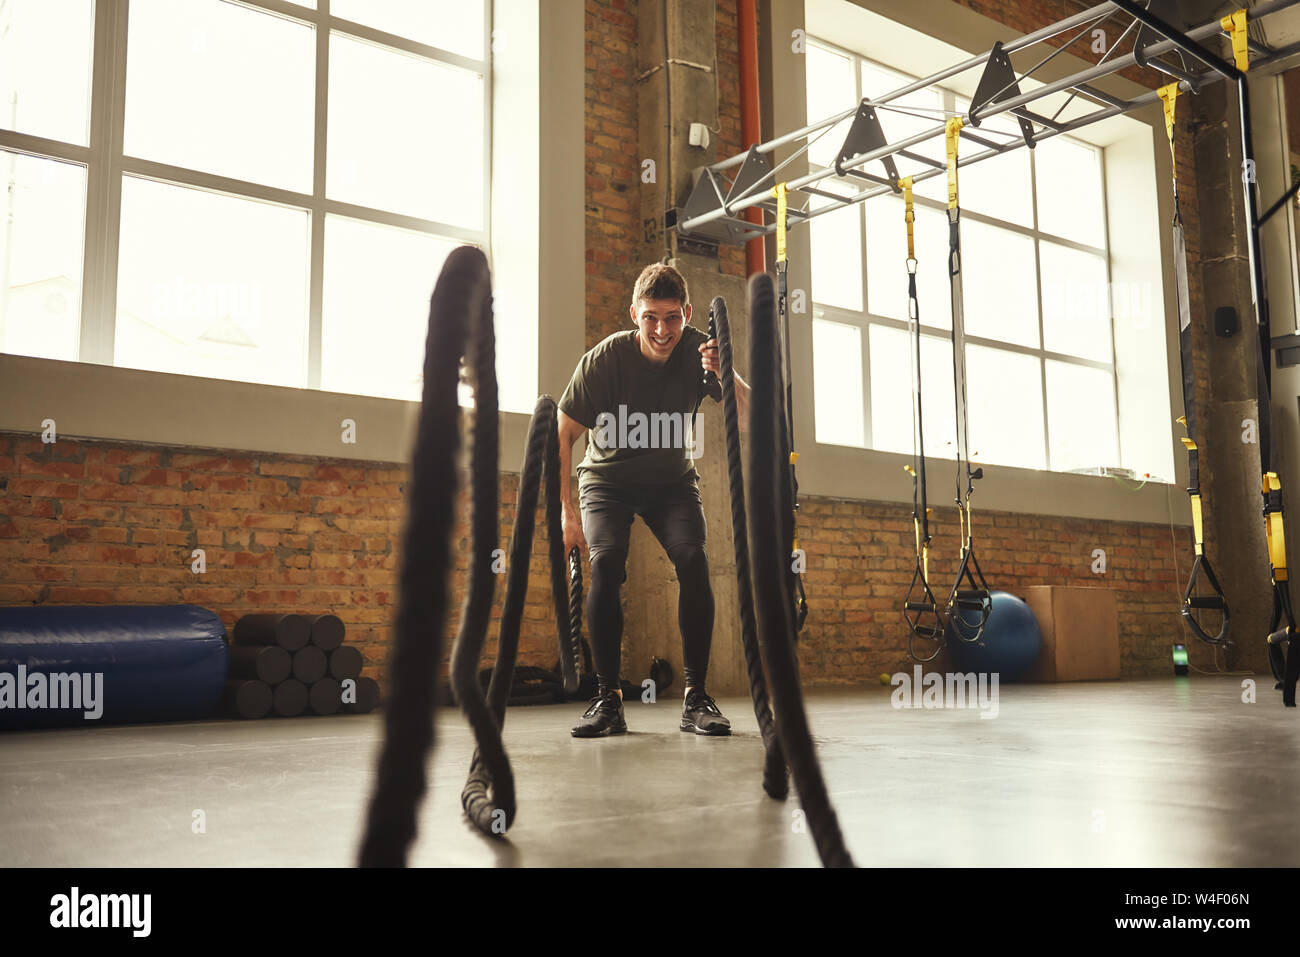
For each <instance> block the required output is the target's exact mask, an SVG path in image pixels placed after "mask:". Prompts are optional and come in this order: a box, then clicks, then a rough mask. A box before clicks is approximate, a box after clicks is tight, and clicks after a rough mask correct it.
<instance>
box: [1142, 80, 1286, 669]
mask: <svg viewBox="0 0 1300 957" xmlns="http://www.w3.org/2000/svg"><path fill="white" fill-rule="evenodd" d="M1157 92H1158V93H1159V95H1160V100H1161V102H1162V103H1163V104H1164V110H1165V134H1166V135H1167V136H1168V138H1169V159H1170V162H1171V163H1172V167H1171V168H1172V170H1173V175H1172V177H1171V178H1172V180H1173V191H1174V222H1173V233H1174V276H1175V282H1174V294H1175V298H1176V299H1177V302H1178V359H1179V362H1180V363H1181V365H1182V373H1183V409H1184V414H1183V415H1182V416H1180V417H1179V419H1178V421H1179V422H1180V423H1182V424H1183V426H1185V427H1186V429H1187V434H1186V435H1185V436H1183V437H1182V442H1183V445H1184V447H1185V448H1186V449H1187V495H1188V498H1189V499H1190V500H1191V506H1192V533H1193V535H1194V538H1195V540H1194V543H1193V544H1194V547H1195V552H1196V558H1195V560H1193V562H1192V571H1191V574H1190V575H1189V576H1188V578H1187V589H1186V590H1185V591H1184V592H1183V609H1182V612H1183V618H1184V619H1185V620H1186V621H1187V625H1188V627H1190V628H1191V630H1192V632H1193V633H1194V634H1195V635H1196V637H1197V638H1200V639H1201V641H1204V642H1206V643H1208V644H1211V645H1221V644H1226V643H1227V638H1228V602H1227V600H1226V599H1225V598H1224V595H1223V588H1222V587H1221V586H1220V585H1219V579H1218V576H1216V575H1215V574H1214V568H1213V567H1212V566H1211V565H1210V558H1209V556H1208V555H1206V554H1205V542H1204V523H1203V520H1202V504H1201V469H1200V458H1199V456H1200V452H1199V446H1198V445H1197V437H1198V436H1199V434H1200V432H1199V430H1198V428H1197V417H1196V396H1195V386H1194V381H1195V380H1194V377H1193V371H1192V306H1191V296H1190V294H1189V292H1188V287H1187V245H1186V242H1185V239H1184V236H1183V214H1182V211H1181V209H1180V208H1179V202H1178V157H1177V155H1176V154H1175V153H1174V116H1175V112H1176V110H1175V108H1176V105H1177V102H1178V84H1177V83H1170V84H1168V85H1167V86H1162V87H1161V88H1160V89H1159V90H1158V91H1157ZM1202 573H1203V574H1204V575H1205V579H1206V581H1208V582H1209V583H1210V587H1211V588H1213V589H1214V594H1212V595H1197V594H1195V592H1196V585H1197V581H1198V579H1199V578H1200V576H1201V575H1202ZM1200 609H1214V610H1217V611H1218V612H1219V615H1220V616H1221V619H1220V624H1219V630H1218V633H1217V634H1211V633H1210V632H1208V631H1206V630H1205V629H1204V628H1203V627H1202V626H1201V623H1200V621H1198V620H1197V618H1196V616H1195V614H1194V613H1193V612H1194V610H1200ZM1275 627H1276V626H1275Z"/></svg>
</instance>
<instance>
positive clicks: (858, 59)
mask: <svg viewBox="0 0 1300 957" xmlns="http://www.w3.org/2000/svg"><path fill="white" fill-rule="evenodd" d="M808 43H809V45H811V46H816V47H819V48H821V49H823V50H826V51H827V52H829V53H832V54H834V55H836V56H841V57H845V58H847V59H848V60H849V61H850V62H851V63H852V64H853V82H854V94H855V96H854V102H861V101H862V97H863V95H864V91H863V90H862V64H864V63H865V64H867V65H868V66H872V67H877V68H879V69H882V70H886V71H888V72H890V73H895V74H898V75H900V76H903V77H905V79H906V80H907V81H910V80H915V79H917V77H912V76H909V75H908V74H906V73H904V72H903V71H901V70H899V69H898V68H896V67H894V66H892V65H890V64H887V63H881V62H879V61H876V60H873V59H871V58H869V57H865V56H863V55H862V54H860V53H856V52H854V51H853V50H849V49H846V48H844V47H841V46H838V45H836V44H835V43H832V42H830V41H828V40H825V39H823V38H821V37H812V36H809V37H808ZM941 90H942V94H943V108H944V109H945V110H947V111H949V112H950V113H952V112H955V111H956V109H957V99H958V97H957V94H956V93H954V92H953V91H952V90H949V89H946V88H941ZM882 92H887V91H879V90H876V91H872V93H873V94H876V95H879V94H880V93H882ZM810 119H811V117H810ZM936 122H937V121H936ZM1066 138H1067V139H1069V140H1070V142H1071V143H1075V144H1078V145H1080V146H1083V147H1085V148H1087V149H1089V150H1093V151H1096V152H1097V153H1098V154H1101V153H1102V148H1101V147H1097V146H1093V145H1092V144H1090V143H1085V142H1083V141H1082V140H1078V139H1074V138H1072V137H1066ZM1028 152H1029V156H1030V161H1029V170H1030V205H1031V211H1032V215H1033V218H1032V225H1030V226H1022V225H1020V224H1019V223H1014V222H1010V221H1008V220H1003V219H998V218H997V217H995V216H990V215H988V214H986V213H980V212H976V211H974V210H971V209H968V208H963V209H962V211H961V215H962V219H963V220H968V221H973V222H978V223H983V224H986V225H989V226H994V227H997V228H999V229H1005V230H1008V231H1010V232H1013V233H1016V234H1018V235H1021V236H1026V237H1028V238H1030V239H1031V240H1033V243H1034V267H1035V268H1034V281H1035V286H1036V289H1037V302H1038V343H1039V345H1038V347H1036V348H1035V347H1032V346H1024V345H1020V344H1017V343H1010V342H1005V341H1003V340H1000V339H990V338H987V337H983V336H976V335H972V334H970V333H969V332H968V333H967V334H966V344H967V345H978V346H983V347H985V348H989V349H996V350H999V351H1002V352H1011V353H1016V354H1019V355H1024V356H1030V357H1033V358H1035V359H1037V360H1038V376H1039V390H1040V400H1041V403H1042V417H1043V455H1044V459H1043V461H1044V469H1045V470H1048V471H1052V470H1053V467H1052V445H1051V436H1050V434H1049V421H1050V420H1049V417H1048V408H1047V360H1048V359H1051V360H1055V361H1059V362H1063V363H1067V364H1070V365H1076V366H1084V367H1087V368H1092V369H1099V370H1101V371H1104V372H1106V373H1107V374H1108V375H1109V376H1110V382H1111V389H1112V392H1113V395H1114V407H1115V437H1116V447H1117V451H1118V453H1119V454H1120V456H1121V457H1122V443H1121V442H1120V436H1121V435H1122V433H1121V431H1120V422H1119V416H1120V400H1119V377H1118V372H1117V369H1116V361H1115V360H1116V343H1115V316H1114V309H1113V304H1111V303H1110V297H1109V295H1108V296H1107V302H1108V312H1107V328H1108V331H1109V335H1110V361H1108V362H1101V361H1098V360H1093V359H1085V358H1082V357H1079V356H1073V355H1068V354H1065V353H1059V352H1053V351H1051V350H1048V349H1045V348H1043V344H1044V342H1045V341H1046V340H1045V339H1044V336H1043V333H1044V329H1043V281H1042V265H1041V256H1040V254H1039V249H1040V243H1041V242H1044V241H1046V242H1051V243H1055V244H1057V245H1060V246H1064V247H1067V248H1070V249H1074V250H1077V251H1081V252H1086V253H1091V254H1093V255H1098V256H1101V257H1102V260H1103V261H1104V262H1105V264H1106V284H1107V286H1106V288H1107V290H1109V289H1110V288H1111V285H1110V284H1111V257H1110V231H1109V222H1108V217H1107V203H1106V201H1105V199H1106V164H1105V162H1104V156H1103V155H1099V156H1098V167H1099V176H1100V178H1101V196H1102V245H1101V246H1091V245H1089V244H1087V243H1081V242H1078V241H1076V240H1072V239H1067V238H1065V237H1064V236H1058V235H1056V234H1054V233H1049V232H1045V231H1043V230H1040V229H1039V227H1038V193H1037V189H1038V186H1037V163H1038V160H1037V156H1036V151H1035V150H1029V151H1028ZM936 158H937V157H936ZM808 165H809V171H810V172H811V171H815V170H819V169H823V168H824V167H820V166H818V165H817V164H816V163H814V162H813V161H812V160H811V159H809V164H808ZM832 180H833V181H838V182H841V183H845V184H847V185H849V186H851V187H852V188H853V189H854V190H856V189H857V188H858V186H857V184H856V183H854V182H853V181H850V180H839V179H838V178H836V177H832ZM915 202H916V205H917V206H920V207H926V208H929V209H933V210H936V211H939V212H942V213H944V214H945V215H946V214H947V205H946V204H945V203H943V202H940V201H938V200H935V199H931V198H929V197H926V196H922V195H921V194H920V193H917V194H916V196H915ZM865 207H866V204H865V203H857V204H855V205H854V206H853V207H852V209H853V212H854V214H855V215H856V216H857V217H858V234H859V240H860V243H861V250H862V262H861V263H860V264H859V269H860V275H861V281H862V290H861V294H862V310H861V311H860V312H859V311H854V310H851V309H845V308H843V307H840V306H834V305H830V304H828V303H822V302H818V301H817V300H816V289H815V288H814V289H813V293H814V298H813V310H812V315H813V321H814V322H815V321H817V320H826V321H830V322H838V323H842V324H844V325H849V326H854V327H856V328H857V329H858V330H859V333H860V336H861V340H862V402H863V409H862V414H863V441H864V443H865V445H864V446H862V448H866V449H870V450H873V451H883V452H896V451H897V450H894V449H877V448H876V446H875V444H874V441H873V435H872V421H871V387H870V383H871V377H870V373H871V346H870V339H871V326H873V325H878V326H883V327H886V328H889V329H895V330H901V331H903V332H907V331H908V322H907V320H905V319H895V318H893V317H890V316H883V315H879V314H877V313H873V312H871V311H870V299H869V298H868V295H867V291H868V284H869V282H870V277H869V275H868V267H867V258H868V257H867V241H868V237H867V228H866V209H865ZM827 215H834V216H844V215H847V214H846V213H845V212H844V211H843V210H841V211H838V212H835V213H828V214H827ZM900 273H901V263H900ZM963 291H964V290H963ZM921 335H922V337H923V338H930V339H934V340H936V341H941V342H950V341H951V338H950V334H945V333H944V332H942V331H935V330H933V328H927V327H925V326H922V328H921ZM815 358H816V357H815V356H814V366H815ZM814 375H816V371H815V369H814ZM818 441H819V442H821V441H822V440H821V439H820V438H819V439H818ZM926 454H927V457H928V456H934V457H936V458H953V457H954V455H953V452H952V450H950V449H942V450H941V449H927V450H926ZM991 464H994V465H1004V466H1010V467H1013V468H1027V467H1029V466H1025V465H1023V464H1021V463H1009V462H995V463H991ZM1097 464H1098V465H1120V464H1122V463H1120V462H1114V463H1100V462H1099V463H1097Z"/></svg>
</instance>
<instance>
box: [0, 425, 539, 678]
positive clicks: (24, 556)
mask: <svg viewBox="0 0 1300 957" xmlns="http://www.w3.org/2000/svg"><path fill="white" fill-rule="evenodd" d="M406 477H407V476H406V470H405V469H404V468H402V467H400V466H395V465H392V464H388V463H383V462H357V461H353V460H338V461H330V460H322V459H308V458H301V457H291V456H277V455H262V454H255V453H248V452H238V451H207V450H204V451H201V452H195V451H192V450H186V449H167V448H143V447H140V446H128V445H122V444H116V443H106V442H86V441H76V440H67V439H64V440H60V441H59V442H57V443H56V444H54V445H46V444H44V443H42V442H41V441H40V439H39V438H35V437H31V436H18V435H12V434H0V604H5V605H12V604H44V603H49V604H88V605H95V604H109V603H113V604H172V603H178V602H188V603H193V604H198V605H203V606H204V607H207V608H211V609H212V610H213V611H215V612H217V613H218V614H219V615H220V616H221V619H222V621H223V622H224V623H225V624H226V627H227V629H228V630H229V629H231V628H232V626H233V625H234V622H235V620H236V619H237V618H239V616H240V615H243V614H246V613H249V612H260V611H277V612H287V611H293V612H300V613H302V614H323V613H325V612H332V613H334V614H336V615H338V616H339V617H340V618H341V619H342V620H343V623H344V625H345V626H346V627H347V636H348V637H347V640H348V641H349V643H354V644H356V645H358V646H359V647H360V649H361V652H362V655H363V656H364V658H365V661H366V669H365V673H366V674H369V675H372V676H373V677H375V678H378V679H380V680H381V682H384V683H386V682H387V668H386V667H385V666H386V664H387V661H388V640H389V636H390V623H391V622H392V619H393V614H394V610H395V604H396V600H397V574H398V563H399V555H400V550H401V544H402V541H401V536H402V516H403V514H404V512H405V494H406ZM517 490H518V476H517V475H512V474H503V475H502V476H501V487H500V494H501V502H502V505H503V509H502V519H501V547H502V548H503V549H505V548H507V547H508V545H509V541H510V529H511V525H512V524H513V505H514V502H515V495H516V492H517ZM466 502H467V493H466V491H465V489H463V488H462V489H461V491H460V494H459V498H458V505H459V507H458V514H459V515H460V516H461V519H460V522H459V524H458V526H457V528H456V531H455V534H454V537H453V540H452V549H453V554H454V556H455V559H456V569H457V578H456V580H455V581H454V582H453V589H454V590H457V589H458V585H459V582H460V581H462V580H463V576H464V572H465V556H466V554H467V551H468V549H467V538H466V536H467V533H468V530H467V528H466V524H465V518H464V516H465V512H466V508H465V506H466ZM194 549H203V550H204V553H205V556H204V557H205V560H206V566H207V568H206V571H205V572H204V573H203V574H201V575H200V574H195V572H194V571H193V570H192V569H191V562H192V561H193V557H192V555H193V550H194ZM532 569H533V576H534V578H533V582H534V583H535V587H533V588H532V589H530V599H531V601H530V603H529V605H528V607H527V608H526V609H525V613H524V623H523V630H522V633H521V637H520V655H521V658H520V660H521V661H522V662H523V663H525V664H536V665H540V666H544V667H550V666H551V665H552V664H554V662H555V659H556V651H555V625H554V618H553V617H552V618H551V619H550V622H549V627H548V621H547V616H548V615H552V616H553V612H552V611H551V610H550V609H549V607H548V606H547V604H546V602H547V599H548V597H549V594H550V591H549V585H548V584H547V582H548V579H547V577H546V576H547V571H546V561H545V547H544V539H539V541H538V542H537V543H536V546H535V548H534V560H533V565H532ZM503 597H504V579H502V580H500V581H499V582H498V589H497V599H496V606H495V608H494V610H493V618H492V626H491V628H490V630H489V633H488V634H489V638H488V645H487V649H488V654H489V656H491V655H492V654H494V649H495V645H496V628H497V626H498V624H499V619H500V610H501V602H502V599H503ZM459 600H460V596H459V594H458V593H456V594H453V602H452V606H451V607H452V610H453V611H452V620H451V621H450V622H449V624H448V628H447V641H448V649H450V641H451V638H452V637H453V636H454V634H455V624H456V620H457V617H456V616H457V614H458V610H459Z"/></svg>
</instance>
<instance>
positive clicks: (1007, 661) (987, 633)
mask: <svg viewBox="0 0 1300 957" xmlns="http://www.w3.org/2000/svg"><path fill="white" fill-rule="evenodd" d="M992 595H993V610H992V611H990V612H989V620H988V623H987V624H986V625H985V626H984V633H983V634H982V635H980V639H979V641H974V642H971V641H963V640H962V638H961V632H964V633H965V634H966V636H967V637H969V636H970V635H973V634H975V632H976V630H977V629H978V628H979V619H980V613H979V612H977V611H973V610H969V609H967V610H961V611H958V612H957V614H958V615H960V616H961V620H962V623H963V624H962V629H961V632H959V631H958V629H957V626H956V625H954V624H953V623H952V622H951V621H950V622H949V623H948V648H949V650H950V651H951V653H952V663H953V667H954V668H955V669H956V670H958V671H962V672H969V671H974V672H976V673H980V672H983V673H985V674H997V675H998V681H999V682H1003V681H1016V680H1018V679H1020V678H1023V677H1024V676H1025V675H1026V674H1027V673H1028V672H1029V669H1031V668H1032V667H1033V666H1034V662H1035V661H1037V660H1038V653H1039V651H1041V650H1042V647H1043V633H1042V632H1041V631H1040V630H1039V628H1038V619H1037V618H1035V617H1034V613H1033V612H1032V611H1030V609H1029V606H1028V605H1026V604H1025V603H1024V602H1023V601H1021V600H1020V599H1019V598H1017V597H1016V596H1015V595H1012V594H1011V593H1010V592H1005V591H995V592H993V593H992Z"/></svg>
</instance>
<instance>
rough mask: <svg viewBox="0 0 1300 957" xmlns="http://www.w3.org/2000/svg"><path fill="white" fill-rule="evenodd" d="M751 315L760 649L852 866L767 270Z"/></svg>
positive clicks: (752, 513) (830, 829) (751, 512)
mask: <svg viewBox="0 0 1300 957" xmlns="http://www.w3.org/2000/svg"><path fill="white" fill-rule="evenodd" d="M749 317H750V344H749V350H750V365H749V368H750V374H751V376H752V377H753V381H752V383H751V399H750V412H749V424H750V445H749V474H748V476H747V479H748V481H747V487H746V496H747V498H748V506H749V508H748V519H749V542H750V546H751V553H750V568H751V573H752V576H753V586H754V595H755V598H756V599H757V602H756V610H757V624H758V629H757V630H758V640H759V646H760V648H761V649H762V654H763V661H764V663H765V664H766V666H767V674H768V678H769V681H770V682H771V694H772V709H773V712H774V713H775V718H776V728H777V736H778V738H779V740H780V743H781V749H782V751H783V752H784V754H785V756H786V759H787V760H788V761H789V762H790V771H791V774H792V776H793V777H794V783H795V787H796V789H797V790H798V792H799V801H800V803H801V804H802V806H803V810H804V813H805V815H806V816H807V821H808V829H809V831H810V832H811V833H812V838H813V843H814V844H815V845H816V846H817V853H818V855H820V857H821V860H822V863H823V864H824V865H826V866H827V867H852V866H853V859H852V858H851V857H850V856H849V852H848V848H847V847H846V846H845V844H844V836H843V834H841V832H840V826H839V821H838V820H837V819H836V816H835V808H834V807H833V806H832V805H831V801H830V795H829V794H828V793H827V791H826V782H825V780H824V779H823V778H822V772H821V765H820V764H819V763H818V761H817V752H816V750H815V749H814V745H813V740H812V734H811V732H810V730H809V727H808V717H807V715H806V714H805V713H804V708H803V693H802V691H801V690H800V686H799V660H798V658H797V657H796V655H795V627H794V626H795V616H796V615H797V609H796V608H795V607H793V605H794V603H793V600H792V599H793V595H791V593H790V591H789V589H788V588H787V587H786V586H787V584H788V578H787V569H788V564H787V563H788V562H789V561H790V553H791V548H792V546H793V541H792V538H793V531H794V530H793V528H792V524H793V521H792V514H793V513H792V509H791V502H792V500H793V498H794V491H793V489H791V488H790V486H789V483H790V464H789V463H790V448H789V442H788V438H787V437H786V435H785V432H784V429H783V424H784V419H785V412H784V409H783V397H784V396H785V394H786V391H785V387H784V383H783V382H782V372H781V369H780V367H779V365H778V363H777V361H776V357H777V356H778V355H779V354H780V346H779V344H778V342H777V326H776V304H775V296H774V291H773V284H772V278H771V277H770V276H768V275H765V274H762V275H756V276H752V277H750V280H749ZM782 539H784V540H782Z"/></svg>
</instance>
